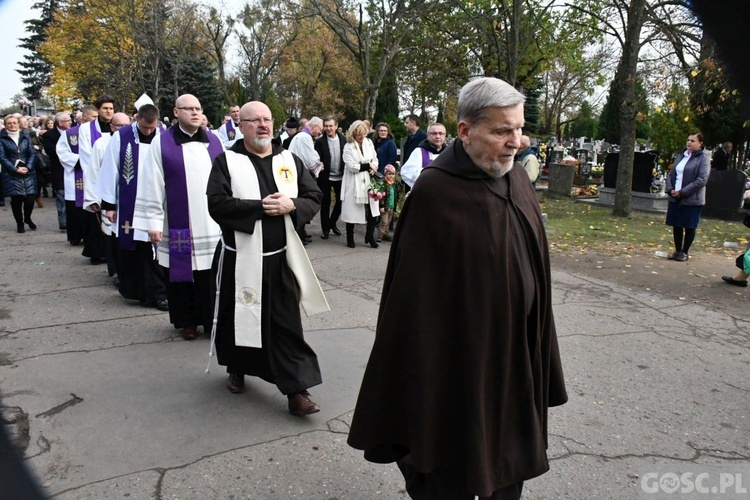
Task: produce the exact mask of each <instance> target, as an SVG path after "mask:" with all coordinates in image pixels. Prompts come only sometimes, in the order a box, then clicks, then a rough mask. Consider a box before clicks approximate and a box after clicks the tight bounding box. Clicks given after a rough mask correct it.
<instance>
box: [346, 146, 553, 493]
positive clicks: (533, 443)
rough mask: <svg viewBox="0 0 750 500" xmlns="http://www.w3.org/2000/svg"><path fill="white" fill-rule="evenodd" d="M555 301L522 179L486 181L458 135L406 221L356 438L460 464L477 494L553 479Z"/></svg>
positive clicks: (370, 455)
mask: <svg viewBox="0 0 750 500" xmlns="http://www.w3.org/2000/svg"><path fill="white" fill-rule="evenodd" d="M551 301H552V297H551V286H550V269H549V253H548V247H547V239H546V235H545V232H544V227H543V225H542V218H541V214H540V211H539V205H538V202H537V199H536V194H535V192H534V189H533V187H532V185H531V183H530V182H529V177H528V175H527V174H526V172H525V171H524V170H523V169H513V170H511V171H510V172H509V173H508V174H507V175H505V176H503V177H501V178H497V179H496V178H491V177H489V176H488V175H487V174H485V173H484V172H483V171H482V170H481V169H480V168H478V167H477V166H476V165H475V164H474V163H473V162H472V161H471V159H470V158H469V156H468V155H467V154H466V152H465V150H464V148H463V144H462V142H461V141H460V140H456V141H455V142H454V143H453V144H452V145H451V146H450V147H448V148H447V150H446V151H444V152H443V153H442V154H441V155H440V156H439V157H438V158H437V159H436V160H435V161H434V162H433V163H432V164H431V165H430V166H429V167H427V168H426V169H425V170H424V171H423V172H422V174H421V176H420V178H419V181H418V182H417V183H415V186H414V189H413V190H412V191H411V194H410V195H409V197H408V198H407V201H406V203H405V205H404V209H403V211H402V214H401V217H400V219H399V221H398V227H397V229H396V233H395V238H394V241H393V245H392V247H391V252H390V257H389V261H388V267H387V270H386V275H385V283H384V286H383V295H382V299H381V303H380V313H379V316H378V327H377V333H376V337H375V343H374V346H373V349H372V353H371V355H370V360H369V362H368V364H367V369H366V371H365V376H364V380H363V381H362V387H361V389H360V393H359V399H358V401H357V406H356V409H355V412H354V417H353V421H352V426H351V431H350V434H349V440H348V442H349V444H350V445H351V446H352V447H354V448H357V449H361V450H364V451H365V458H366V459H367V460H369V461H372V462H379V463H389V462H393V461H395V460H397V459H399V458H402V457H403V456H405V455H407V454H411V456H412V459H413V461H414V465H415V468H416V469H417V470H418V471H419V472H422V473H430V472H432V471H434V470H435V469H436V468H438V467H446V466H447V467H453V468H459V469H460V468H463V470H464V472H465V477H466V488H467V492H469V493H473V494H476V495H480V496H489V495H491V494H492V493H493V492H494V491H496V490H498V489H500V488H503V487H505V486H508V485H511V484H514V483H518V482H520V481H523V480H526V479H530V478H532V477H535V476H538V475H540V474H543V473H544V472H546V471H547V470H548V469H549V464H548V462H547V454H546V448H547V409H548V407H549V406H555V405H561V404H563V403H565V402H566V401H567V394H566V391H565V386H564V382H563V374H562V365H561V362H560V355H559V351H558V344H557V336H556V332H555V324H554V319H553V315H552V303H551Z"/></svg>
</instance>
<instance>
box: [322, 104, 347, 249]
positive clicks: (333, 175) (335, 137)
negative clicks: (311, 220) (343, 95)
mask: <svg viewBox="0 0 750 500" xmlns="http://www.w3.org/2000/svg"><path fill="white" fill-rule="evenodd" d="M338 128H339V123H338V121H337V120H336V117H335V116H333V115H331V116H326V117H325V118H324V119H323V132H324V134H323V135H322V136H321V137H320V138H319V139H318V140H317V141H315V150H316V151H317V152H318V154H319V155H320V161H321V162H323V170H321V171H320V173H319V174H318V187H319V188H320V190H321V191H323V201H322V202H321V204H320V226H321V227H322V228H323V234H321V235H320V237H321V238H323V239H324V240H327V239H328V234H329V233H330V232H333V234H335V235H336V236H341V231H340V230H339V228H338V227H336V222H338V220H339V216H340V215H341V179H342V177H343V175H344V144H346V139H344V136H343V135H341V134H340V133H339V132H338ZM331 188H333V192H334V194H335V195H336V203H335V204H334V205H333V212H331ZM329 213H330V214H329Z"/></svg>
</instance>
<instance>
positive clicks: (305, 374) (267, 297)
mask: <svg viewBox="0 0 750 500" xmlns="http://www.w3.org/2000/svg"><path fill="white" fill-rule="evenodd" d="M231 149H232V151H234V152H235V153H239V154H243V155H246V156H248V157H249V158H250V161H251V162H252V163H253V165H254V166H255V171H256V172H257V174H258V182H259V184H260V193H261V199H260V200H241V199H239V198H235V197H234V196H233V195H232V180H231V177H230V175H229V169H228V167H227V161H226V155H225V154H221V155H219V156H218V157H217V158H216V160H215V161H214V165H213V170H212V171H211V175H210V176H209V179H208V188H207V195H208V211H209V213H210V214H211V217H212V218H213V219H214V220H215V221H216V222H217V223H218V224H219V226H221V231H222V234H223V238H224V242H225V243H226V245H228V246H229V247H232V248H235V238H234V232H235V231H241V232H244V233H249V234H252V233H253V232H254V230H255V223H256V221H257V220H258V219H259V218H260V219H261V220H262V224H263V252H264V253H267V252H273V251H276V250H279V249H280V248H283V247H285V246H286V233H285V230H284V218H283V217H266V216H264V214H263V204H262V198H265V197H266V196H268V195H270V194H273V193H276V192H278V189H277V188H276V182H275V180H274V177H273V172H272V168H271V167H272V162H273V156H275V155H277V154H279V153H280V152H281V151H282V149H281V148H280V147H278V146H274V148H273V154H272V155H269V156H266V157H265V158H260V157H258V156H256V155H254V154H252V153H249V152H248V151H247V149H246V148H245V145H244V143H243V142H242V141H238V142H236V143H235V144H234V146H232V148H231ZM294 160H295V166H296V169H297V179H298V182H297V186H298V194H297V198H294V200H293V201H294V206H295V208H296V210H295V213H294V214H293V215H292V219H293V222H294V225H295V227H299V225H301V224H305V223H307V222H309V221H310V219H312V218H313V216H314V215H315V214H316V213H317V212H318V210H319V209H320V200H321V198H322V196H323V194H322V193H321V191H320V189H318V186H317V184H316V182H315V179H313V177H312V175H311V174H310V172H309V171H308V170H307V169H306V168H305V167H304V165H303V164H302V161H301V160H300V159H299V158H297V157H296V156H295V157H294ZM220 251H221V243H219V246H218V247H217V250H216V254H215V255H214V260H213V264H212V265H211V274H212V286H213V287H214V288H215V282H216V280H215V278H216V273H217V271H218V264H219V253H220ZM236 260H237V259H236V255H235V253H234V252H232V251H229V250H227V251H226V252H225V253H224V265H223V269H222V282H221V294H220V299H219V315H218V325H217V334H216V353H217V357H218V361H219V364H220V365H223V366H226V367H227V372H229V373H244V374H245V375H253V376H256V377H260V378H262V379H263V380H266V381H267V382H270V383H272V384H276V386H277V387H278V388H279V390H280V391H281V392H282V393H283V394H291V393H294V392H298V391H302V390H305V389H307V388H308V387H312V386H314V385H318V384H320V383H321V382H322V379H321V375H320V367H319V366H318V357H317V356H316V354H315V352H314V351H313V350H312V348H311V347H310V346H309V345H308V344H307V342H305V339H304V336H303V333H302V320H301V317H300V307H299V287H298V286H297V281H296V280H295V278H294V275H293V274H292V271H291V269H289V266H288V265H287V262H286V253H285V252H280V253H277V254H275V255H271V256H266V257H263V284H262V293H261V295H262V299H261V306H262V312H261V339H262V342H263V347H262V348H260V349H256V348H252V347H238V346H236V345H235V343H234V305H235V301H234V297H235V289H234V288H235V287H234V270H235V265H236Z"/></svg>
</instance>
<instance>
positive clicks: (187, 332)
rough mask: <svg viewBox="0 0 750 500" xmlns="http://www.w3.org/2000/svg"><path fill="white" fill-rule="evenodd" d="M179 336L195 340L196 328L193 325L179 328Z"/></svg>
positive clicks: (196, 336) (196, 335)
mask: <svg viewBox="0 0 750 500" xmlns="http://www.w3.org/2000/svg"><path fill="white" fill-rule="evenodd" d="M180 337H182V338H183V339H185V340H195V339H197V338H198V329H197V328H196V327H195V326H186V327H185V328H183V329H182V330H180Z"/></svg>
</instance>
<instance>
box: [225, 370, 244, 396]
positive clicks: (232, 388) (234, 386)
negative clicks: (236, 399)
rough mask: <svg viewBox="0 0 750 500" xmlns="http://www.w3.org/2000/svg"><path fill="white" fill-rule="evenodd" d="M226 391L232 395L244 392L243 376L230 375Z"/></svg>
mask: <svg viewBox="0 0 750 500" xmlns="http://www.w3.org/2000/svg"><path fill="white" fill-rule="evenodd" d="M227 389H229V392H231V393H232V394H240V393H241V392H243V391H244V390H245V375H243V374H242V373H230V374H229V378H228V379H227Z"/></svg>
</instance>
